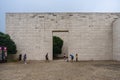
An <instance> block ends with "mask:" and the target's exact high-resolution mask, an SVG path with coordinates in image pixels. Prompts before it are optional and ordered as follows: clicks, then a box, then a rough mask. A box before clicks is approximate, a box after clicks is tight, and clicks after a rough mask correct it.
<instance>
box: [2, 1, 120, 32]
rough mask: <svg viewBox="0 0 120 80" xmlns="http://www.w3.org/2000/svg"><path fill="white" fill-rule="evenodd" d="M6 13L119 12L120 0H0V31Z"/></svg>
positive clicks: (3, 29)
mask: <svg viewBox="0 0 120 80" xmlns="http://www.w3.org/2000/svg"><path fill="white" fill-rule="evenodd" d="M7 12H120V0H0V31H2V32H5V13H7Z"/></svg>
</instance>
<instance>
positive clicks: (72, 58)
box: [19, 53, 78, 64]
mask: <svg viewBox="0 0 120 80" xmlns="http://www.w3.org/2000/svg"><path fill="white" fill-rule="evenodd" d="M70 58H71V61H73V60H74V55H73V54H70ZM26 59H27V55H26V54H24V55H23V61H24V64H27V63H26ZM45 59H46V61H49V58H48V53H47V54H46V55H45ZM64 60H66V61H67V62H68V61H69V60H68V57H67V56H66V55H65V54H64ZM19 61H22V54H19ZM77 61H78V54H76V62H77Z"/></svg>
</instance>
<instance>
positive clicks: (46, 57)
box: [45, 53, 49, 61]
mask: <svg viewBox="0 0 120 80" xmlns="http://www.w3.org/2000/svg"><path fill="white" fill-rule="evenodd" d="M45 59H46V61H48V60H49V58H48V53H47V54H46V55H45Z"/></svg>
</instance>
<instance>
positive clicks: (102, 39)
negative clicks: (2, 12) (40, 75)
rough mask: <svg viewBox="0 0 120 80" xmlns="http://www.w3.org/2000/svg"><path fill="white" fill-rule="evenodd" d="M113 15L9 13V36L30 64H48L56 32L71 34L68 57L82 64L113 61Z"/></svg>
mask: <svg viewBox="0 0 120 80" xmlns="http://www.w3.org/2000/svg"><path fill="white" fill-rule="evenodd" d="M117 18H119V14H113V13H7V14H6V32H7V33H8V34H10V36H11V37H12V39H13V40H14V41H15V42H16V44H17V49H18V54H20V53H22V54H24V53H26V54H27V55H28V60H44V59H45V57H44V56H45V54H46V53H47V52H48V53H49V58H50V60H52V59H53V55H52V36H53V34H52V33H53V32H54V31H68V32H69V34H68V55H69V54H71V53H72V54H74V55H75V54H76V53H78V57H79V60H111V59H113V55H112V52H113V35H112V29H113V27H112V23H113V21H114V20H116V19H117Z"/></svg>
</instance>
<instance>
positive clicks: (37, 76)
mask: <svg viewBox="0 0 120 80" xmlns="http://www.w3.org/2000/svg"><path fill="white" fill-rule="evenodd" d="M0 80H120V62H116V61H81V62H65V61H63V60H55V61H50V62H45V61H28V62H27V64H23V63H22V62H12V63H10V62H9V63H2V64H0Z"/></svg>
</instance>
